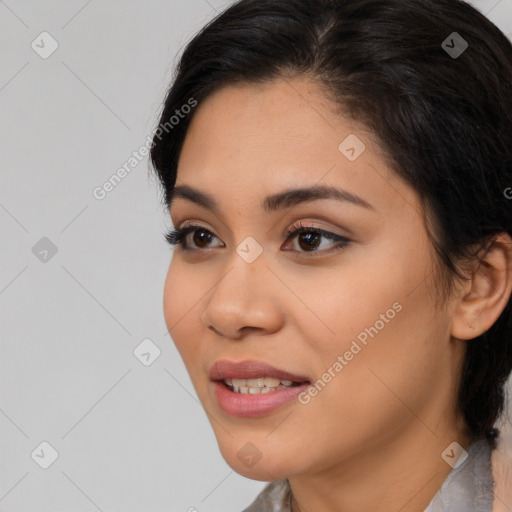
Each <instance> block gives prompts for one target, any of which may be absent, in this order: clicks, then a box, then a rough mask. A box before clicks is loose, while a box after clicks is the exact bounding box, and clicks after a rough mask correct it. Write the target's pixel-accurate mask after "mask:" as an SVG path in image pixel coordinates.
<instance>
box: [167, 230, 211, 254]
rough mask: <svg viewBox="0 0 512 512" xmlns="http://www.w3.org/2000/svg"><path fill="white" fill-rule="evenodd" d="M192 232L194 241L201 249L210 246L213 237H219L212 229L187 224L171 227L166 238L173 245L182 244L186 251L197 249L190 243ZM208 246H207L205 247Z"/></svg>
mask: <svg viewBox="0 0 512 512" xmlns="http://www.w3.org/2000/svg"><path fill="white" fill-rule="evenodd" d="M189 234H192V235H193V236H192V241H193V243H194V244H195V246H196V247H197V248H199V249H202V248H208V247H207V246H208V244H209V243H210V242H211V240H212V239H213V238H217V237H216V236H215V235H214V234H213V233H212V232H211V231H209V230H208V229H206V228H203V227H202V226H199V225H197V224H186V225H185V226H183V227H182V228H179V229H170V230H169V231H168V232H167V233H166V234H165V240H166V241H167V242H168V243H169V244H170V245H171V246H175V245H181V246H182V248H183V250H184V251H190V250H196V249H195V248H191V247H190V246H189V244H188V242H189V240H188V238H189V237H188V235H189ZM205 246H206V247H205Z"/></svg>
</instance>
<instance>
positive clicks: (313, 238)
mask: <svg viewBox="0 0 512 512" xmlns="http://www.w3.org/2000/svg"><path fill="white" fill-rule="evenodd" d="M321 238H322V236H321V235H319V234H318V233H315V232H314V231H313V232H305V233H300V234H299V237H298V243H299V246H300V247H301V249H304V250H305V251H307V250H310V249H312V250H315V249H316V248H317V247H318V246H319V245H320V240H321Z"/></svg>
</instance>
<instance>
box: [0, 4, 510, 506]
mask: <svg viewBox="0 0 512 512" xmlns="http://www.w3.org/2000/svg"><path fill="white" fill-rule="evenodd" d="M229 3H230V2H222V1H220V0H218V1H216V0H172V1H170V0H168V1H163V0H160V1H157V0H149V1H148V0H145V1H143V0H129V1H128V0H125V1H123V2H121V1H117V2H116V1H105V0H104V1H100V0H89V1H87V0H73V1H70V0H66V1H64V0H51V1H40V0H39V1H38V0H23V1H22V0H16V1H15V0H5V1H1V0H0V47H1V50H0V52H1V56H2V58H1V65H0V119H1V122H0V233H1V241H2V249H1V251H0V326H1V327H0V344H1V346H0V348H1V352H0V353H1V358H0V511H3V512H18V511H20V512H28V511H30V512H47V511H48V512H50V511H51V512H59V511H68V512H70V511H73V512H82V511H83V512H85V511H98V510H99V511H104V512H107V511H119V512H132V511H151V512H163V511H186V510H188V509H189V508H190V507H195V509H196V510H197V511H199V512H203V511H221V510H222V511H233V512H238V511H240V510H242V509H243V508H245V507H246V506H247V505H248V504H249V503H250V502H251V501H252V500H253V498H254V497H255V496H256V494H257V493H258V492H259V491H260V490H261V489H262V488H263V486H264V485H265V483H264V482H258V481H252V480H249V479H246V478H243V477H242V476H240V475H238V474H237V473H235V472H233V471H232V470H231V468H230V467H229V466H228V465H227V464H226V462H225V461H224V460H223V458H222V457H221V455H220V452H219V450H218V447H217V443H216V440H215V437H214V435H213V432H212V429H211V426H210V423H209V422H208V419H207V417H206V415H205V413H204V412H203V410H202V408H201V407H200V405H199V403H198V401H197V397H196V395H195V392H194V390H193V387H192V384H191V382H190V380H189V378H188V375H187V373H186V371H185V368H184V366H183V364H182V362H181V359H180V358H179V355H178V353H177V351H176V349H175V348H174V345H173V344H172V340H171V339H170V337H169V335H168V334H167V329H166V326H165V322H164V317H163V308H162V291H163V283H164V279H165V275H166V272H167V268H168V265H169V262H170V258H171V254H172V253H171V250H170V248H169V247H168V246H167V245H166V244H165V242H164V240H163V232H164V229H165V227H166V226H170V221H168V219H167V218H166V217H165V216H164V212H163V210H162V207H161V204H160V199H161V196H160V192H159V189H158V187H157V184H156V181H155V180H154V179H152V178H151V177H150V176H151V173H150V172H149V170H148V162H147V158H144V159H143V160H142V161H141V162H140V163H138V164H137V165H136V166H133V167H131V166H130V169H131V172H130V173H129V174H128V175H127V176H126V177H125V178H124V179H123V180H122V181H121V183H119V184H118V185H117V186H116V187H115V188H114V189H113V190H112V191H110V192H109V193H108V194H106V197H105V198H104V199H101V200H99V199H96V198H95V197H94V195H93V190H94V189H95V188H96V187H101V186H102V185H103V184H104V183H105V182H106V181H107V180H108V179H109V178H110V177H111V176H112V175H113V174H114V173H115V172H116V170H117V169H119V168H120V167H122V166H123V165H124V164H126V163H127V162H128V161H129V159H130V157H132V156H133V152H134V151H137V150H138V149H139V148H140V147H141V146H142V145H143V144H144V143H145V142H146V140H147V137H148V136H149V135H151V133H152V130H153V129H154V128H155V126H156V124H157V121H158V114H159V112H160V107H161V102H162V100H163V98H164V93H165V91H166V89H167V87H168V85H169V80H170V78H171V72H172V67H173V64H174V63H175V62H176V58H177V55H178V54H179V52H180V49H181V48H182V47H183V45H184V44H185V43H186V42H187V41H188V40H189V39H190V37H191V36H192V35H193V34H194V33H195V32H196V31H197V30H199V29H200V28H201V26H203V25H204V23H205V22H206V21H208V20H209V19H211V17H212V16H213V15H215V14H216V12H217V11H218V10H220V9H222V8H223V7H224V6H226V5H227V4H229ZM473 3H474V5H475V6H477V7H478V8H479V9H480V10H481V11H482V12H484V13H489V14H488V15H489V17H490V18H491V19H492V20H493V21H494V22H495V23H496V24H497V25H498V26H499V27H500V28H501V29H502V30H503V31H504V32H505V33H506V34H507V35H509V37H510V36H511V35H512V0H500V1H498V0H481V1H478V0H477V1H475V2H473ZM42 32H47V33H48V34H49V36H47V35H43V36H41V35H40V34H41V33H42ZM54 41H56V43H54ZM33 42H34V43H33ZM52 44H54V45H55V44H58V48H57V49H56V50H55V51H54V52H53V53H52V54H51V55H50V56H47V55H45V53H44V52H49V51H50V50H51V49H52ZM32 45H35V48H33V46H32ZM43 57H46V58H43ZM147 339H149V340H151V341H150V342H148V341H145V342H144V343H145V344H144V345H142V348H141V352H142V353H144V354H145V355H144V356H141V359H138V358H137V357H136V356H135V355H134V350H135V349H136V347H137V346H139V345H140V344H141V342H143V340H147ZM147 347H150V348H149V349H148V348H147ZM155 347H158V349H159V350H160V356H159V357H157V358H156V359H155V354H156V350H157V349H156V348H155ZM148 354H149V355H148ZM141 360H142V361H141ZM144 361H145V362H146V363H148V365H147V366H146V365H145V364H143V362H144ZM149 363H150V364H149ZM43 442H46V443H49V445H51V447H53V449H54V450H56V452H57V453H58V457H57V458H56V459H55V460H54V462H53V463H52V464H51V465H50V466H49V467H48V468H47V469H43V467H41V465H44V464H48V463H49V462H51V461H52V452H51V448H49V447H48V446H47V445H45V444H43V445H41V443H43Z"/></svg>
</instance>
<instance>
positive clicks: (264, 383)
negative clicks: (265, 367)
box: [224, 377, 293, 394]
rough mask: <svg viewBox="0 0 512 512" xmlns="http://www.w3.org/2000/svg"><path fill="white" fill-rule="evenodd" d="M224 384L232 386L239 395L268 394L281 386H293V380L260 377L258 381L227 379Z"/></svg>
mask: <svg viewBox="0 0 512 512" xmlns="http://www.w3.org/2000/svg"><path fill="white" fill-rule="evenodd" d="M224 382H225V383H226V384H227V385H228V386H231V387H232V389H233V391H235V392H238V393H250V394H254V393H268V392H269V391H275V390H276V388H278V387H279V386H280V385H281V386H283V387H289V386H291V385H292V384H293V382H292V381H291V380H281V379H276V378H274V377H258V378H256V379H231V378H226V379H224Z"/></svg>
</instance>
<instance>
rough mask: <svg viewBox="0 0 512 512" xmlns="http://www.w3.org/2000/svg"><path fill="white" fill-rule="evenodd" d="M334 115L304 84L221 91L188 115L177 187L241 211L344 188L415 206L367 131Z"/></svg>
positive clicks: (313, 87)
mask: <svg viewBox="0 0 512 512" xmlns="http://www.w3.org/2000/svg"><path fill="white" fill-rule="evenodd" d="M339 111H340V109H339V108H338V107H337V106H336V105H334V104H333V103H332V102H331V101H330V100H329V99H328V97H327V95H326V94H325V91H324V90H323V89H322V88H321V87H320V86H319V85H318V84H316V83H314V82H311V81H308V80H306V79H300V80H288V79H279V80H274V81H272V82H268V83H265V84H236V85H229V86H225V87H222V88H220V89H219V90H217V91H216V92H215V93H213V94H212V95H211V96H209V97H207V98H206V100H204V101H203V102H202V103H201V104H200V105H198V107H197V109H196V111H195V113H194V117H193V119H192V121H191V123H190V126H189V128H188V132H187V135H186V137H185V141H184V143H183V147H182V151H181V155H180V160H179V163H178V176H177V182H176V183H177V185H179V184H180V183H182V184H187V185H190V186H193V187H194V188H197V189H201V190H208V191H210V192H211V193H213V194H214V195H216V196H219V197H220V202H222V201H223V200H224V201H231V202H233V201H235V202H236V201H237V198H238V199H240V202H239V204H240V206H241V207H243V204H248V202H251V203H252V200H253V199H254V205H255V206H256V198H257V206H258V207H261V206H260V205H262V204H263V203H262V198H263V197H264V196H265V197H266V196H268V195H270V194H271V193H272V192H276V191H279V190H285V189H290V188H292V187H294V188H296V187H298V186H301V187H311V186H313V185H326V186H336V187H343V189H345V190H347V191H349V192H350V191H352V192H354V193H355V194H357V195H359V196H364V198H365V199H366V200H367V201H368V202H369V203H371V204H376V205H379V204H380V205H381V207H384V208H389V207H390V206H392V205H391V203H396V202H397V201H398V202H403V201H404V200H405V201H406V202H408V203H409V204H410V202H411V201H413V202H414V201H415V194H414V191H412V190H411V189H410V188H409V187H408V186H407V185H406V184H405V183H403V182H402V180H400V179H399V178H398V177H397V176H396V175H395V174H394V173H393V172H392V170H391V169H390V168H389V167H388V165H387V164H386V162H385V160H384V158H383V152H382V149H381V147H380V145H379V144H378V143H377V142H376V139H375V138H374V137H373V135H372V134H371V133H370V132H369V130H367V129H366V127H365V126H364V125H362V124H360V123H358V122H357V121H355V120H352V119H348V118H347V117H344V116H342V115H340V113H339ZM347 141H348V142H347ZM347 149H348V150H349V152H348V153H347V152H346V150H347ZM343 150H345V153H344V152H343ZM354 153H355V156H356V158H352V157H353V156H354ZM348 157H351V158H348ZM386 184H387V185H388V186H386ZM389 185H390V186H389ZM406 196H408V197H406Z"/></svg>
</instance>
